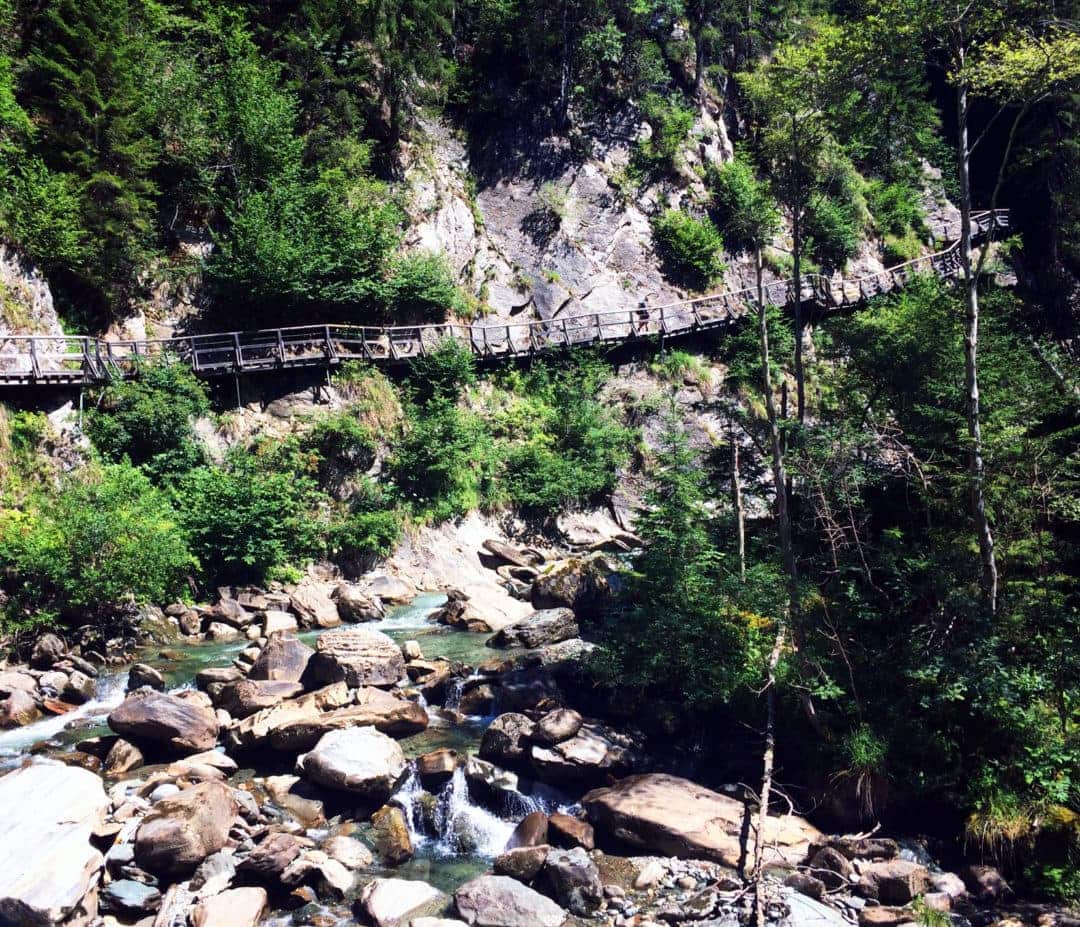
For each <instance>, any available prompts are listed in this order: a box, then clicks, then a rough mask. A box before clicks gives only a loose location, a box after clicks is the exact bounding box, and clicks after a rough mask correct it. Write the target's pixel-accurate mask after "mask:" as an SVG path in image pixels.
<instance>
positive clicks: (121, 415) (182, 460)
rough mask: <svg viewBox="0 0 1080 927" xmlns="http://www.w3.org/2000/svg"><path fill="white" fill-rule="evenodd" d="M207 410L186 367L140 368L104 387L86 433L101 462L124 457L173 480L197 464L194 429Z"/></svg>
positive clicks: (198, 453) (199, 456)
mask: <svg viewBox="0 0 1080 927" xmlns="http://www.w3.org/2000/svg"><path fill="white" fill-rule="evenodd" d="M209 410H210V403H209V400H208V399H207V395H206V388H205V387H204V386H203V384H202V383H201V382H200V381H199V380H198V379H197V378H196V376H195V374H193V373H192V372H191V370H190V368H189V367H188V366H187V365H186V364H180V363H161V364H145V365H143V366H142V367H140V368H139V373H138V376H137V377H136V378H135V379H133V380H120V381H116V382H114V383H111V384H109V385H108V386H107V387H105V389H104V391H103V392H102V395H101V402H100V404H99V405H98V408H97V409H95V410H94V411H92V412H91V413H90V414H89V415H87V417H86V421H87V424H86V430H87V434H89V436H90V440H91V441H93V442H94V446H95V447H96V448H97V449H98V451H100V452H101V455H102V457H104V458H105V459H106V460H108V461H111V462H114V463H115V462H118V461H120V460H123V459H124V458H127V459H129V460H130V461H131V462H132V463H133V464H135V465H137V466H140V467H143V468H144V469H145V470H146V471H147V473H149V474H150V475H151V476H153V477H155V478H157V479H163V478H172V477H175V476H177V475H178V474H180V473H183V472H185V471H187V470H190V469H191V468H192V467H194V466H197V465H198V464H199V463H201V462H202V452H201V450H200V449H199V447H198V445H197V444H196V443H195V432H194V428H193V425H194V420H195V418H197V417H198V416H200V415H204V414H206V413H207V412H208V411H209Z"/></svg>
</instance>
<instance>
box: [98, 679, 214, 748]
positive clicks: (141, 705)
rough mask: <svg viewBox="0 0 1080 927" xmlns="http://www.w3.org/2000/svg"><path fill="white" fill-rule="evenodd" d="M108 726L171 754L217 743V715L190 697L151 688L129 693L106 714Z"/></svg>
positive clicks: (132, 738)
mask: <svg viewBox="0 0 1080 927" xmlns="http://www.w3.org/2000/svg"><path fill="white" fill-rule="evenodd" d="M109 727H111V728H112V729H113V730H114V731H116V733H117V734H120V735H121V736H123V737H127V738H128V739H130V740H132V741H134V742H135V743H136V744H140V743H141V744H147V745H150V746H153V747H157V748H159V749H165V750H169V751H172V752H175V753H198V752H200V751H203V750H209V749H210V748H211V747H213V746H214V744H215V743H217V737H218V721H217V716H216V715H215V714H214V712H213V711H212V710H211V709H210V708H206V707H204V706H202V705H200V704H198V703H196V702H195V701H193V700H191V699H185V698H181V697H179V696H176V695H170V694H168V693H165V692H156V691H154V690H152V689H140V690H139V691H138V692H133V693H131V694H130V695H129V696H128V697H127V698H126V699H124V701H123V702H121V703H120V704H119V705H118V706H117V707H116V708H115V709H113V712H112V714H110V715H109Z"/></svg>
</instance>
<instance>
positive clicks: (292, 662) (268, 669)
mask: <svg viewBox="0 0 1080 927" xmlns="http://www.w3.org/2000/svg"><path fill="white" fill-rule="evenodd" d="M314 653H315V651H314V650H312V649H311V648H310V647H309V646H308V645H307V644H305V643H304V642H303V641H299V640H297V639H296V638H295V637H290V636H288V635H286V634H274V635H272V636H271V637H270V638H269V639H268V640H267V642H266V646H265V647H263V649H262V651H260V653H259V656H258V657H257V658H256V660H255V662H254V663H252V664H251V669H250V670H249V671H248V679H255V680H266V681H268V682H299V681H300V680H301V679H302V678H303V675H304V673H305V672H306V670H307V668H308V663H309V662H310V660H311V657H312V656H313V655H314Z"/></svg>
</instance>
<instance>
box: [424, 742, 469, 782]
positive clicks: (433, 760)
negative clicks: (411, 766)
mask: <svg viewBox="0 0 1080 927" xmlns="http://www.w3.org/2000/svg"><path fill="white" fill-rule="evenodd" d="M460 763H461V756H460V755H459V754H458V752H457V751H456V750H451V749H450V748H449V747H442V748H440V749H439V750H432V751H431V752H430V753H425V754H423V755H421V756H418V757H417V758H416V775H417V776H419V778H420V784H421V785H422V786H423V787H424V788H425V789H427V790H428V791H429V792H437V791H438V790H439V789H441V788H442V787H443V786H444V785H446V783H447V782H449V781H450V779H451V778H452V777H453V775H454V770H456V769H457V768H458V766H459V765H460Z"/></svg>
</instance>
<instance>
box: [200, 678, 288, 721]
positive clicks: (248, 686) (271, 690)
mask: <svg viewBox="0 0 1080 927" xmlns="http://www.w3.org/2000/svg"><path fill="white" fill-rule="evenodd" d="M303 691H304V687H303V686H302V685H300V683H298V682H285V681H278V680H267V679H241V680H239V681H238V682H229V683H226V684H225V685H223V686H222V687H221V689H220V690H219V691H218V693H217V696H216V697H215V698H214V705H215V706H216V707H218V708H223V709H225V711H227V712H228V713H229V714H230V715H231V716H232V717H233V718H236V719H238V720H239V719H241V718H246V717H248V715H253V714H255V712H257V711H262V710H263V709H264V708H272V707H273V706H274V705H277V704H279V703H281V702H283V701H285V700H286V699H289V698H293V697H295V696H297V695H301V694H302V693H303Z"/></svg>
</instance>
